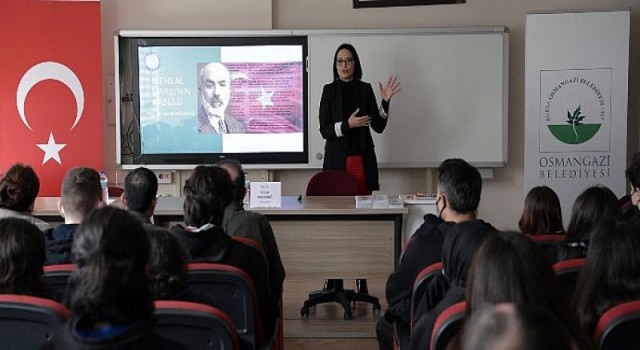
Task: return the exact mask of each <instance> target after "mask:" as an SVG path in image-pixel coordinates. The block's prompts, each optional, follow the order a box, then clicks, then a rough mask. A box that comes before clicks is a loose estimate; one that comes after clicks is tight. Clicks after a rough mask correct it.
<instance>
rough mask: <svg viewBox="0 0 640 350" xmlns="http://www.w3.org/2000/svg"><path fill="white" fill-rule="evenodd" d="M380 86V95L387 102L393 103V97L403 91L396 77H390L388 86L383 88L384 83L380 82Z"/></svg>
mask: <svg viewBox="0 0 640 350" xmlns="http://www.w3.org/2000/svg"><path fill="white" fill-rule="evenodd" d="M378 85H379V86H380V95H382V99H383V100H385V101H386V102H389V101H391V98H392V97H393V95H395V94H397V93H398V92H400V91H401V90H402V89H400V82H399V81H398V77H397V76H395V75H394V76H389V80H388V81H387V84H386V85H385V86H382V83H380V82H378Z"/></svg>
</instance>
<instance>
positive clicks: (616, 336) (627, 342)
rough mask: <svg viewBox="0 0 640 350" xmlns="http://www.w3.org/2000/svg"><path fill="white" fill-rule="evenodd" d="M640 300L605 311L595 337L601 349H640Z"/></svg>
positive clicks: (599, 321)
mask: <svg viewBox="0 0 640 350" xmlns="http://www.w3.org/2000/svg"><path fill="white" fill-rule="evenodd" d="M638 330H640V300H637V301H630V302H625V303H622V304H619V305H616V306H614V307H612V308H610V309H609V310H607V311H605V312H604V313H603V314H602V316H600V319H599V320H598V324H597V325H596V331H595V334H594V337H593V339H594V340H595V342H596V344H598V345H599V347H600V350H614V349H615V350H632V349H633V350H635V349H640V332H638Z"/></svg>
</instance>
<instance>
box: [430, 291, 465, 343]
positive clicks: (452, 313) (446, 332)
mask: <svg viewBox="0 0 640 350" xmlns="http://www.w3.org/2000/svg"><path fill="white" fill-rule="evenodd" d="M466 307H467V303H466V302H465V301H461V302H459V303H456V304H453V305H451V306H449V307H448V308H446V309H445V310H444V311H442V312H441V313H440V315H438V318H436V322H435V323H434V324H433V331H431V348H430V349H431V350H445V349H446V348H447V345H448V344H449V342H450V341H451V339H453V337H455V336H456V334H458V332H459V331H460V329H461V328H462V322H463V321H464V313H465V309H466Z"/></svg>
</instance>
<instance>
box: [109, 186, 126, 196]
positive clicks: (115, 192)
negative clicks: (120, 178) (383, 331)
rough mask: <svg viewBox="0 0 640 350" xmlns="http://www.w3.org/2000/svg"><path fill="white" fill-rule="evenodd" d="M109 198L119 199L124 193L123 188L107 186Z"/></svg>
mask: <svg viewBox="0 0 640 350" xmlns="http://www.w3.org/2000/svg"><path fill="white" fill-rule="evenodd" d="M107 189H108V190H109V197H120V196H121V195H122V194H123V193H124V188H122V187H117V186H109V187H108V188H107Z"/></svg>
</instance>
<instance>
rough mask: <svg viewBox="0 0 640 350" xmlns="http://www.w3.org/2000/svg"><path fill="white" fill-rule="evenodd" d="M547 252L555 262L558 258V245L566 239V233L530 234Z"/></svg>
mask: <svg viewBox="0 0 640 350" xmlns="http://www.w3.org/2000/svg"><path fill="white" fill-rule="evenodd" d="M529 238H531V240H532V241H534V242H536V243H537V244H538V246H540V248H542V250H544V252H545V253H546V254H547V256H548V257H549V259H550V261H551V262H552V263H555V262H556V261H557V260H558V247H559V246H560V244H562V242H564V240H565V235H561V234H538V235H531V236H529Z"/></svg>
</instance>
